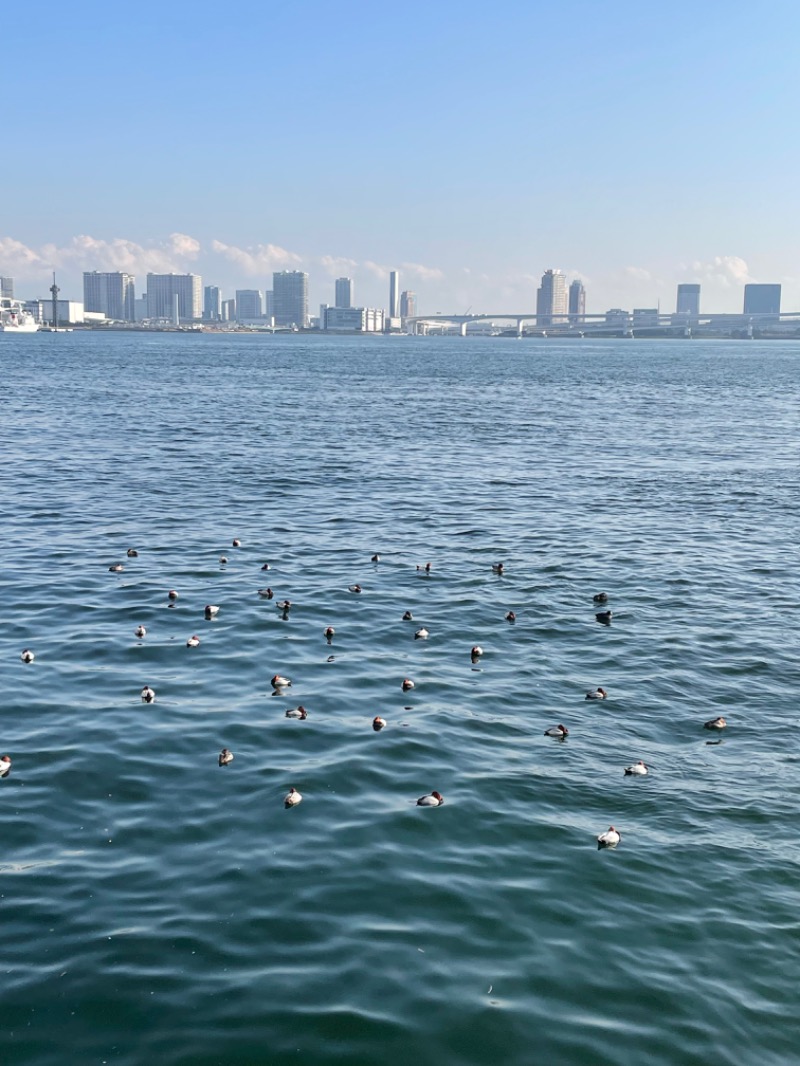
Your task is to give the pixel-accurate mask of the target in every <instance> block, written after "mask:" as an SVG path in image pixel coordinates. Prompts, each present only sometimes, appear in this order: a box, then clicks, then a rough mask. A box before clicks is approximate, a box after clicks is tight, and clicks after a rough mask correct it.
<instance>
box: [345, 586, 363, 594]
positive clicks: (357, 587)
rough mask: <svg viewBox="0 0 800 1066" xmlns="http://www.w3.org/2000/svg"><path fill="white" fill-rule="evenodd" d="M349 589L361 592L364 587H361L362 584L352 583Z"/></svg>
mask: <svg viewBox="0 0 800 1066" xmlns="http://www.w3.org/2000/svg"><path fill="white" fill-rule="evenodd" d="M348 591H349V592H361V591H362V589H361V586H360V585H350V586H349V587H348Z"/></svg>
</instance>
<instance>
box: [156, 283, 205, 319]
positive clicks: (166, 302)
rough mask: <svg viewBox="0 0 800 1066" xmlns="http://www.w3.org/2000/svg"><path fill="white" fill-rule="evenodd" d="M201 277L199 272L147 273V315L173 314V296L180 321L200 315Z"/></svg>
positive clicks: (164, 315)
mask: <svg viewBox="0 0 800 1066" xmlns="http://www.w3.org/2000/svg"><path fill="white" fill-rule="evenodd" d="M202 288H203V279H202V278H201V277H200V275H199V274H148V275H147V317H148V318H161V319H167V320H168V321H170V322H172V321H173V319H174V316H175V297H176V296H177V297H178V314H179V315H180V318H181V321H189V322H191V321H194V320H195V319H199V318H200V317H201V315H202V300H201V295H202Z"/></svg>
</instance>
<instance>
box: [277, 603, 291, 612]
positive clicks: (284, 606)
mask: <svg viewBox="0 0 800 1066" xmlns="http://www.w3.org/2000/svg"><path fill="white" fill-rule="evenodd" d="M275 606H276V607H277V608H278V610H279V611H284V612H286V611H288V610H290V609H291V606H292V601H291V600H280V601H279V602H278V603H276V604H275Z"/></svg>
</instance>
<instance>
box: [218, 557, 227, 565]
mask: <svg viewBox="0 0 800 1066" xmlns="http://www.w3.org/2000/svg"><path fill="white" fill-rule="evenodd" d="M219 561H220V563H221V564H222V565H223V566H224V565H225V563H227V561H228V556H227V555H220V557H219Z"/></svg>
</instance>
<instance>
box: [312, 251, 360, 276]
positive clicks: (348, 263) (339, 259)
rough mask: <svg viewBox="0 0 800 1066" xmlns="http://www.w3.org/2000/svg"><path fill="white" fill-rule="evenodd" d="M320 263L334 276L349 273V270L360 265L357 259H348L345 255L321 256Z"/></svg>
mask: <svg viewBox="0 0 800 1066" xmlns="http://www.w3.org/2000/svg"><path fill="white" fill-rule="evenodd" d="M319 264H320V266H321V267H323V269H324V270H326V271H327V273H328V274H330V276H331V277H332V278H338V277H341V276H342V275H343V274H347V272H348V271H350V272H352V271H354V270H355V268H356V267H357V266H358V263H357V262H356V261H355V259H348V258H347V257H346V256H343V255H323V256H320V258H319Z"/></svg>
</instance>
